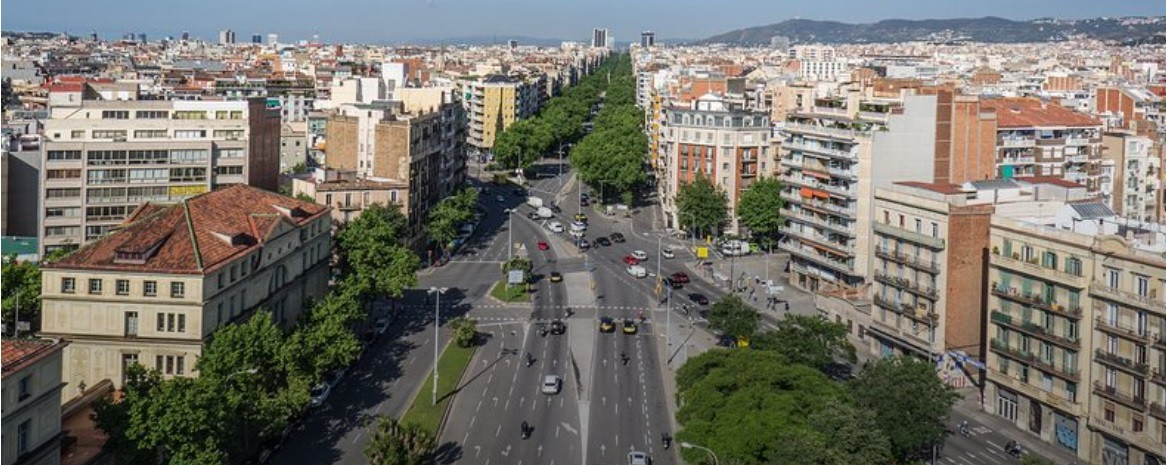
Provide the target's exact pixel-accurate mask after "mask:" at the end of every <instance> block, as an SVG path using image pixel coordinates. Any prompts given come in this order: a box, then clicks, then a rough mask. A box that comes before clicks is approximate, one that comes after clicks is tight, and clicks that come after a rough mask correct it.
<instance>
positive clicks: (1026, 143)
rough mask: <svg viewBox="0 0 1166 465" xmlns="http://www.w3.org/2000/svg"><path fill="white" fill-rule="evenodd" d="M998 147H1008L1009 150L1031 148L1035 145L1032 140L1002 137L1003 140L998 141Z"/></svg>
mask: <svg viewBox="0 0 1166 465" xmlns="http://www.w3.org/2000/svg"><path fill="white" fill-rule="evenodd" d="M1000 145H1001V146H1003V147H1009V148H1011V147H1032V146H1034V145H1036V141H1035V140H1033V139H1027V138H1022V137H1015V138H1014V137H1004V138H1002V139H1000Z"/></svg>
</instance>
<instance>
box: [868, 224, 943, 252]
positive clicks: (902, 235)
mask: <svg viewBox="0 0 1166 465" xmlns="http://www.w3.org/2000/svg"><path fill="white" fill-rule="evenodd" d="M874 231H875V232H876V233H879V234H882V235H884V236H891V237H897V238H899V239H903V240H905V241H909V242H914V243H916V244H920V245H923V246H925V247H929V248H932V249H935V250H942V249H943V247H944V245H945V241H944V240H943V239H941V238H938V237H931V236H927V235H923V234H920V233H917V232H914V231H908V230H906V229H903V228H896V227H894V226H891V225H889V224H885V223H877V222H876V223H874Z"/></svg>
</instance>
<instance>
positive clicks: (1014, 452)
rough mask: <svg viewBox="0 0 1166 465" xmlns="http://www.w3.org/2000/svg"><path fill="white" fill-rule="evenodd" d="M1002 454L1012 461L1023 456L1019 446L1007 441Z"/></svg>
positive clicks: (1014, 442) (1022, 450) (1022, 449)
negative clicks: (1004, 453)
mask: <svg viewBox="0 0 1166 465" xmlns="http://www.w3.org/2000/svg"><path fill="white" fill-rule="evenodd" d="M1004 452H1007V453H1008V455H1009V456H1011V457H1012V458H1014V459H1019V458H1021V457H1022V456H1024V448H1022V447H1020V444H1019V443H1017V442H1016V441H1009V442H1008V444H1005V445H1004Z"/></svg>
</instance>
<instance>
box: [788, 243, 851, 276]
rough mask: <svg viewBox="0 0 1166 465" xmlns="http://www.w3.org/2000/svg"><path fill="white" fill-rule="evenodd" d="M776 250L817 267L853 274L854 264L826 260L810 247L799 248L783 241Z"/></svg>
mask: <svg viewBox="0 0 1166 465" xmlns="http://www.w3.org/2000/svg"><path fill="white" fill-rule="evenodd" d="M777 248H778V249H781V250H784V251H786V252H789V253H791V254H794V255H797V256H799V257H802V258H804V259H806V260H809V261H811V262H814V264H816V265H819V266H824V267H827V268H831V269H833V270H836V271H840V272H842V273H845V274H853V273H854V264H853V263H847V262H844V261H838V260H834V259H831V258H828V257H826V256H824V255H821V254H819V253H817V251H816V250H814V249H813V248H811V247H801V246H799V245H797V244H795V243H793V242H792V241H783V242H779V243H778V244H777Z"/></svg>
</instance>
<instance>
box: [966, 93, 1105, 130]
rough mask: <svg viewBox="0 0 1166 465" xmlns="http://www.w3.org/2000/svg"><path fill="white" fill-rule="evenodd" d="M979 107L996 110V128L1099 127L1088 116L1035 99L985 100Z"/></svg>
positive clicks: (1094, 120) (1095, 121)
mask: <svg viewBox="0 0 1166 465" xmlns="http://www.w3.org/2000/svg"><path fill="white" fill-rule="evenodd" d="M980 105H981V107H982V108H985V109H993V110H996V126H997V127H1001V128H1032V127H1047V126H1077V127H1079V126H1099V125H1101V122H1100V121H1098V120H1096V119H1094V118H1092V117H1090V116H1089V115H1086V114H1084V113H1078V112H1075V111H1073V110H1070V109H1068V108H1065V107H1063V106H1061V105H1060V104H1057V103H1053V102H1042V101H1040V100H1039V99H1035V98H998V99H986V100H983V101H981V102H980Z"/></svg>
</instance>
